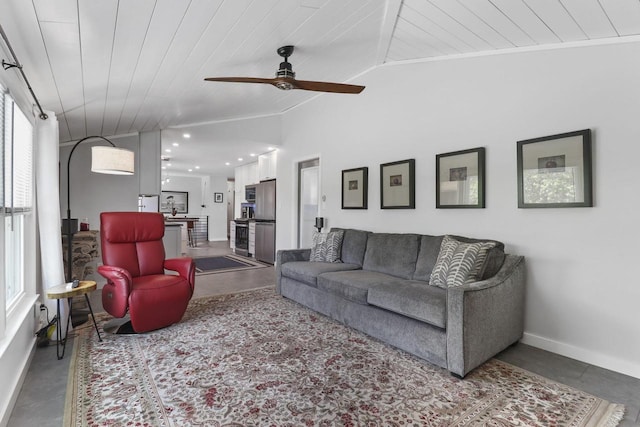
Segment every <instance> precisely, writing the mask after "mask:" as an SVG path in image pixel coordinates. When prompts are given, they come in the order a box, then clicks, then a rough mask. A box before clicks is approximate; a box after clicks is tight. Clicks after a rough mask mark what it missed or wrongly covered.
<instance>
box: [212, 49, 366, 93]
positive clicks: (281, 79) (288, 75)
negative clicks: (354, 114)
mask: <svg viewBox="0 0 640 427" xmlns="http://www.w3.org/2000/svg"><path fill="white" fill-rule="evenodd" d="M292 53H293V46H282V47H281V48H279V49H278V55H280V56H282V57H283V58H284V61H283V62H281V63H280V68H279V69H278V71H276V77H275V78H273V79H262V78H259V77H207V78H206V79H205V80H206V81H209V82H232V83H266V84H270V85H273V86H275V87H277V88H278V89H282V90H291V89H302V90H313V91H316V92H333V93H360V92H362V90H363V89H364V86H358V85H347V84H343V83H330V82H313V81H309V80H296V73H294V72H293V69H292V67H291V63H290V62H289V61H288V60H287V59H288V58H289V56H291V54H292Z"/></svg>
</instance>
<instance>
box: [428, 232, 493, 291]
mask: <svg viewBox="0 0 640 427" xmlns="http://www.w3.org/2000/svg"><path fill="white" fill-rule="evenodd" d="M495 245H496V243H495V242H480V243H463V242H459V241H457V240H455V239H454V238H452V237H451V236H444V238H443V239H442V244H441V245H440V253H438V259H437V260H436V264H435V266H434V267H433V271H432V272H431V279H430V280H429V284H430V285H433V286H438V287H440V288H452V287H456V286H462V285H464V284H466V283H471V282H475V281H476V280H478V279H479V278H480V277H482V273H483V272H484V269H485V266H486V265H485V264H486V263H485V261H486V260H487V254H488V253H489V250H491V248H493V247H494V246H495Z"/></svg>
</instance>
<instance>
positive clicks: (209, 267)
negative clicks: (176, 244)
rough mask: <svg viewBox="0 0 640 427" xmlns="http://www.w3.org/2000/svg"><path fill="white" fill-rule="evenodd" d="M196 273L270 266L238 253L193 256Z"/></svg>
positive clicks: (225, 271) (223, 271) (224, 271)
mask: <svg viewBox="0 0 640 427" xmlns="http://www.w3.org/2000/svg"><path fill="white" fill-rule="evenodd" d="M193 261H194V262H195V263H196V274H197V275H198V276H200V275H203V274H213V273H228V272H230V271H241V270H250V269H253V268H264V267H270V266H269V265H266V264H263V263H261V262H259V261H255V260H253V259H252V258H247V257H243V256H238V255H224V256H215V257H203V258H194V259H193Z"/></svg>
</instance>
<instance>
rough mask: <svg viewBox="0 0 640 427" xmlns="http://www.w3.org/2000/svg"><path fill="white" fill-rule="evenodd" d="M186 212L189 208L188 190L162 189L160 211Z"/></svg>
mask: <svg viewBox="0 0 640 427" xmlns="http://www.w3.org/2000/svg"><path fill="white" fill-rule="evenodd" d="M173 209H175V210H176V213H187V212H188V210H189V192H187V191H163V192H162V195H161V197H160V212H168V213H172V211H173Z"/></svg>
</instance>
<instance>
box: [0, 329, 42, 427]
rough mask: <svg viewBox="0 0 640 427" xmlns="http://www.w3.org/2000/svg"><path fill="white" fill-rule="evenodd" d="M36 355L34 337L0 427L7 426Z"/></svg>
mask: <svg viewBox="0 0 640 427" xmlns="http://www.w3.org/2000/svg"><path fill="white" fill-rule="evenodd" d="M35 354H36V338H35V337H34V338H33V340H32V345H31V351H30V352H29V356H28V357H26V358H25V359H23V360H24V363H23V364H22V366H21V367H20V375H19V376H18V378H17V381H16V383H15V384H14V387H13V389H12V392H11V396H9V400H8V401H7V407H6V410H5V411H4V415H3V416H2V419H0V427H6V426H7V425H8V424H9V419H10V418H11V414H12V413H13V408H14V407H15V405H16V402H17V401H18V396H19V395H20V390H22V384H24V380H25V379H26V378H27V373H28V372H29V367H30V366H31V362H32V361H33V357H34V356H35Z"/></svg>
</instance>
